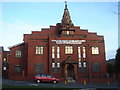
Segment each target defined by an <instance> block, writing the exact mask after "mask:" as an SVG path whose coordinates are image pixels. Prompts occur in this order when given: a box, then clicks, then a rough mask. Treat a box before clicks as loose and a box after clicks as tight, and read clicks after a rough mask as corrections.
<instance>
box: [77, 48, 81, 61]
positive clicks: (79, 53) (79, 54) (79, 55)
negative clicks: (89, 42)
mask: <svg viewBox="0 0 120 90" xmlns="http://www.w3.org/2000/svg"><path fill="white" fill-rule="evenodd" d="M78 58H79V59H80V58H81V49H80V47H78Z"/></svg>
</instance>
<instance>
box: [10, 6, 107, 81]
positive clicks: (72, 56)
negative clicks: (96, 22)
mask: <svg viewBox="0 0 120 90" xmlns="http://www.w3.org/2000/svg"><path fill="white" fill-rule="evenodd" d="M23 40H24V42H23V43H21V44H18V45H15V46H12V47H10V56H9V62H10V67H9V79H13V80H33V76H34V75H35V74H36V73H46V74H51V75H53V76H56V77H58V78H60V80H61V81H64V80H68V78H69V77H72V78H74V80H75V81H78V82H83V81H84V80H86V81H87V82H97V81H99V82H104V75H105V73H106V60H105V45H104V37H103V36H100V35H97V33H90V32H88V30H84V29H81V28H80V27H78V26H74V25H73V23H72V20H71V19H70V15H69V11H68V9H67V5H66V4H65V9H64V14H63V18H62V20H61V23H57V24H56V26H50V28H43V29H42V30H41V31H32V33H31V34H24V39H23Z"/></svg>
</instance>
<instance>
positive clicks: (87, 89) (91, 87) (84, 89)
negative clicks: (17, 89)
mask: <svg viewBox="0 0 120 90" xmlns="http://www.w3.org/2000/svg"><path fill="white" fill-rule="evenodd" d="M2 85H15V86H42V87H55V88H60V87H63V88H80V89H81V90H96V88H120V85H118V83H111V84H107V83H99V84H98V83H92V84H85V85H84V84H80V83H78V82H74V83H67V84H65V83H61V82H60V83H57V84H53V83H35V82H33V81H14V80H8V79H2Z"/></svg>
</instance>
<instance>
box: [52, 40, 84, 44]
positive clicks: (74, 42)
mask: <svg viewBox="0 0 120 90" xmlns="http://www.w3.org/2000/svg"><path fill="white" fill-rule="evenodd" d="M52 41H53V42H56V44H82V43H83V42H86V40H52Z"/></svg>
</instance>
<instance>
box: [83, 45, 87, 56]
mask: <svg viewBox="0 0 120 90" xmlns="http://www.w3.org/2000/svg"><path fill="white" fill-rule="evenodd" d="M83 58H86V50H85V47H83Z"/></svg>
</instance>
